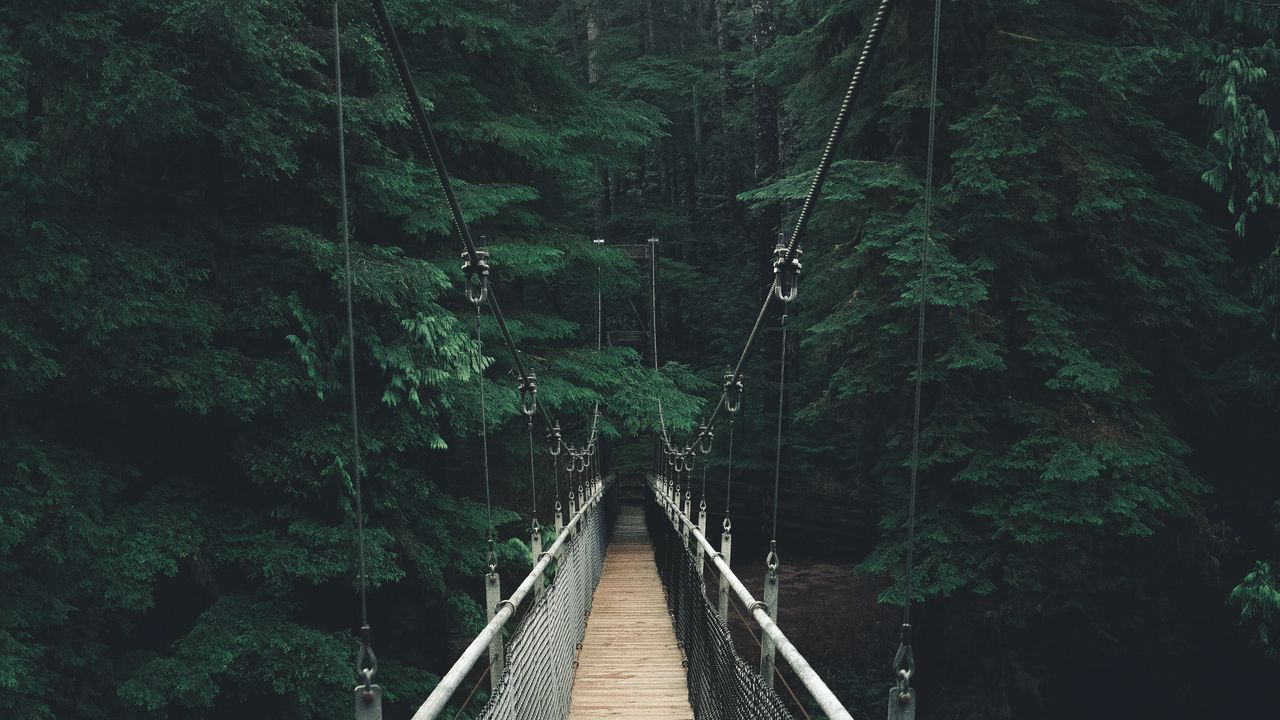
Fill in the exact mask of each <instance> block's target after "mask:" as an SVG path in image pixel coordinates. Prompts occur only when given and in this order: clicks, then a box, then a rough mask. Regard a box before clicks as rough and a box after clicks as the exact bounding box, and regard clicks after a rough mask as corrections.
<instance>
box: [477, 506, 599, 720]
mask: <svg viewBox="0 0 1280 720" xmlns="http://www.w3.org/2000/svg"><path fill="white" fill-rule="evenodd" d="M610 492H616V491H612V490H611V491H610ZM609 500H610V496H609V493H608V492H607V493H606V498H605V499H602V501H601V502H600V503H599V504H598V505H597V506H596V507H595V508H593V509H591V510H589V511H588V512H587V513H586V514H585V515H584V516H583V518H582V521H581V523H580V524H579V525H578V528H577V530H576V537H574V538H573V539H572V540H570V541H569V542H568V544H567V548H566V549H565V550H564V552H562V553H561V555H560V558H559V561H558V563H559V564H558V565H557V568H556V575H555V582H553V583H551V584H550V585H549V586H547V589H546V591H545V592H544V593H543V595H542V598H541V599H540V600H538V601H537V602H536V604H534V606H533V607H532V608H530V609H529V612H528V613H527V614H526V615H525V617H524V619H523V620H522V621H521V622H520V625H519V626H517V627H516V631H515V633H514V634H513V635H512V636H511V639H510V641H509V642H508V643H507V646H506V658H507V661H506V669H505V671H504V672H503V675H502V682H501V684H500V685H499V687H498V690H497V692H495V693H494V694H493V696H492V697H490V698H489V702H488V703H487V704H486V705H485V706H484V708H483V709H482V710H481V711H480V715H479V716H478V717H480V718H484V719H485V720H563V718H566V717H568V715H569V703H570V701H571V693H572V691H573V674H574V661H575V659H576V656H577V649H578V644H579V643H581V642H582V637H583V633H584V632H585V631H586V618H587V612H588V611H589V610H590V609H591V600H592V597H593V596H594V594H595V588H596V585H597V584H599V582H600V574H601V572H602V569H603V567H604V555H605V549H606V546H607V545H608V539H609V527H608V526H609V519H610V517H611V515H612V513H611V512H610V505H611V503H610V502H609Z"/></svg>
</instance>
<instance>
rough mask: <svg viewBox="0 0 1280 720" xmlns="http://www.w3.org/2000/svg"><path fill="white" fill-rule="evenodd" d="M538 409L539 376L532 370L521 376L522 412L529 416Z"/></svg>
mask: <svg viewBox="0 0 1280 720" xmlns="http://www.w3.org/2000/svg"><path fill="white" fill-rule="evenodd" d="M537 411H538V377H537V376H536V375H534V374H533V372H532V371H530V372H529V375H528V376H526V377H523V378H520V412H522V413H524V414H525V415H526V416H528V417H533V414H534V413H535V412H537Z"/></svg>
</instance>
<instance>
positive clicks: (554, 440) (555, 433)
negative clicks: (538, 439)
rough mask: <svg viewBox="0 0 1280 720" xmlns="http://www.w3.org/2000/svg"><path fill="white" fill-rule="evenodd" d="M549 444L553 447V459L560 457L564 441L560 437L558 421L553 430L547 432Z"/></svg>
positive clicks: (552, 427)
mask: <svg viewBox="0 0 1280 720" xmlns="http://www.w3.org/2000/svg"><path fill="white" fill-rule="evenodd" d="M547 443H548V444H549V445H551V455H552V457H555V456H558V455H559V454H560V446H561V445H563V444H564V439H563V438H562V436H561V435H560V421H559V420H556V421H555V423H554V424H553V425H552V426H551V429H550V430H548V431H547Z"/></svg>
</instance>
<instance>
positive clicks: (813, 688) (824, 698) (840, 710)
mask: <svg viewBox="0 0 1280 720" xmlns="http://www.w3.org/2000/svg"><path fill="white" fill-rule="evenodd" d="M649 487H650V489H652V490H653V495H654V497H655V498H657V500H658V502H660V503H661V504H662V505H664V506H665V507H666V509H668V510H673V511H674V512H675V514H676V516H677V517H679V518H680V522H681V524H683V525H684V526H685V528H687V529H688V531H689V532H690V533H692V535H693V536H694V537H695V538H696V539H697V540H698V545H699V546H701V548H702V552H703V553H704V554H705V555H706V556H707V557H708V558H710V559H711V562H712V563H713V564H715V566H716V569H717V570H719V571H720V574H721V575H722V576H723V577H724V578H725V579H726V580H727V581H728V582H729V587H731V588H733V591H734V593H736V594H737V596H738V600H740V601H741V602H742V604H743V606H744V607H746V608H747V609H748V610H750V611H751V615H752V617H754V618H755V620H756V624H757V625H759V626H760V630H761V632H763V633H764V634H766V635H768V636H769V639H771V640H773V644H774V646H775V647H777V649H778V652H779V653H781V654H782V658H783V659H784V660H786V661H787V665H789V666H791V670H792V671H793V672H794V673H795V674H796V678H797V679H798V680H800V684H802V685H804V687H805V689H806V690H808V691H809V694H810V695H812V696H813V699H814V700H816V701H817V702H818V707H820V708H822V712H824V713H826V715H827V717H828V718H830V720H853V716H852V715H850V714H849V711H848V710H846V709H845V707H844V705H843V704H841V702H840V701H839V700H838V699H837V698H836V696H835V693H833V692H831V688H829V687H827V684H826V683H825V682H823V680H822V678H821V677H819V676H818V672H817V671H816V670H814V669H813V667H812V666H811V665H809V662H808V661H807V660H805V659H804V656H803V655H801V654H800V651H799V650H797V649H796V646H795V645H792V644H791V641H790V640H788V639H787V636H786V635H785V634H783V632H782V629H781V628H779V627H778V624H777V623H775V622H774V621H773V620H772V619H770V617H769V612H768V610H767V609H766V608H765V605H764V603H762V602H759V601H757V600H756V599H755V598H754V597H752V595H751V592H750V591H749V590H747V587H746V586H745V585H743V584H742V581H741V580H739V579H738V576H737V575H735V574H734V572H733V570H732V569H730V568H729V563H727V562H725V561H724V558H723V557H722V556H721V555H720V553H719V551H717V550H716V549H715V548H714V547H712V546H711V543H710V542H709V541H708V540H707V538H706V536H705V535H703V534H702V531H701V530H699V529H698V524H697V523H696V522H693V521H691V520H690V519H689V516H687V515H685V514H684V511H683V510H681V509H680V505H679V504H678V503H676V502H675V501H674V500H672V499H671V498H668V497H666V493H664V492H663V491H662V489H661V488H660V487H659V486H658V484H657V483H656V482H655V481H654V480H653V478H649ZM672 525H673V526H674V525H675V523H674V522H673V523H672ZM676 530H677V532H679V531H680V528H678V527H677V528H676ZM414 720H418V719H417V718H415V719H414Z"/></svg>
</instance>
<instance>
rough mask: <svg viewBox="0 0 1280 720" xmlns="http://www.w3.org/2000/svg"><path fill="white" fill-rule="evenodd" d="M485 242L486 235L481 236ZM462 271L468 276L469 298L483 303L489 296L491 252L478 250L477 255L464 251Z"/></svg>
mask: <svg viewBox="0 0 1280 720" xmlns="http://www.w3.org/2000/svg"><path fill="white" fill-rule="evenodd" d="M480 241H481V242H484V236H483V235H481V236H480ZM462 272H463V274H464V275H465V277H466V283H467V284H466V288H467V299H468V300H470V301H471V302H472V303H473V304H475V305H480V304H483V303H484V301H485V300H487V299H488V298H489V252H488V251H487V250H476V254H475V257H472V256H471V253H469V252H464V253H462Z"/></svg>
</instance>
